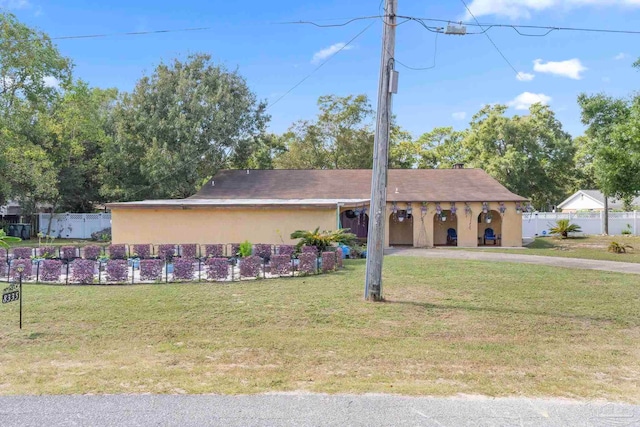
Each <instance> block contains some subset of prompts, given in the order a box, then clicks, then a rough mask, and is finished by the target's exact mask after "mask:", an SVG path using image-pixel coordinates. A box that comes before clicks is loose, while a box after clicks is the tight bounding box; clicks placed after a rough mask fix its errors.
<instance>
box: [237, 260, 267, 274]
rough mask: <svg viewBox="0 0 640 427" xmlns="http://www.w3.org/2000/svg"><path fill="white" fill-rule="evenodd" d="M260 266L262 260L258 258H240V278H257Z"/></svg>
mask: <svg viewBox="0 0 640 427" xmlns="http://www.w3.org/2000/svg"><path fill="white" fill-rule="evenodd" d="M261 265H262V258H260V257H259V256H255V255H251V256H248V257H246V258H242V262H241V263H240V277H258V275H259V274H260V266H261Z"/></svg>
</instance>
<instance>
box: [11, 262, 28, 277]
mask: <svg viewBox="0 0 640 427" xmlns="http://www.w3.org/2000/svg"><path fill="white" fill-rule="evenodd" d="M19 265H22V266H23V267H24V271H23V272H22V279H23V280H29V279H30V278H31V276H32V275H33V264H31V260H30V259H18V260H13V262H12V263H11V271H10V272H9V274H10V275H11V277H13V278H14V279H18V278H19V277H20V273H19V272H18V271H17V267H18V266H19Z"/></svg>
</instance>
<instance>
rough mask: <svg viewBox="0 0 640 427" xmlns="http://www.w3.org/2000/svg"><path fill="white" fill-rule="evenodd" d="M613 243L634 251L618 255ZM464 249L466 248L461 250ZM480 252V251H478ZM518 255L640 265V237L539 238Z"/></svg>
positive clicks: (500, 250)
mask: <svg viewBox="0 0 640 427" xmlns="http://www.w3.org/2000/svg"><path fill="white" fill-rule="evenodd" d="M612 241H615V242H618V243H621V244H622V243H626V244H629V245H631V246H632V247H633V248H634V249H629V250H628V252H627V253H623V254H616V253H611V252H608V251H607V248H608V246H609V243H611V242H612ZM460 249H464V248H460ZM477 250H480V249H477ZM481 250H483V251H486V250H491V251H495V252H505V253H514V251H513V249H504V248H502V249H501V248H499V247H497V248H495V249H494V248H491V246H489V247H488V248H485V249H481ZM517 253H518V254H526V255H544V256H553V257H563V258H583V259H595V260H603V261H619V262H636V263H640V237H637V236H584V237H570V238H568V239H560V238H558V237H537V238H536V239H535V241H534V242H533V243H531V244H530V245H528V246H527V247H526V248H525V249H522V250H519V251H518V252H517Z"/></svg>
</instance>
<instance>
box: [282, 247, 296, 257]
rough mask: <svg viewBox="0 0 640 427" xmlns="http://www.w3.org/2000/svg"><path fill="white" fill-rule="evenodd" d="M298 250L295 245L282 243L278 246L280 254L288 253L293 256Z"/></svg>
mask: <svg viewBox="0 0 640 427" xmlns="http://www.w3.org/2000/svg"><path fill="white" fill-rule="evenodd" d="M295 251H296V247H295V246H293V245H280V246H278V255H288V256H289V257H291V255H293V253H294V252H295Z"/></svg>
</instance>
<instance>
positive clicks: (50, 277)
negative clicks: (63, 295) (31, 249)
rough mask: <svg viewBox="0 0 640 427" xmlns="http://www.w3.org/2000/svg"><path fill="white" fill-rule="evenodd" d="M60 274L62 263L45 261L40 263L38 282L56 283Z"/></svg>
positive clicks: (54, 260) (55, 260)
mask: <svg viewBox="0 0 640 427" xmlns="http://www.w3.org/2000/svg"><path fill="white" fill-rule="evenodd" d="M61 274H62V261H59V260H57V259H45V260H44V261H42V262H41V263H40V280H42V281H43V282H58V281H60V275H61Z"/></svg>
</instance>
